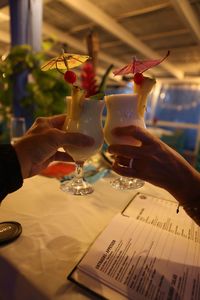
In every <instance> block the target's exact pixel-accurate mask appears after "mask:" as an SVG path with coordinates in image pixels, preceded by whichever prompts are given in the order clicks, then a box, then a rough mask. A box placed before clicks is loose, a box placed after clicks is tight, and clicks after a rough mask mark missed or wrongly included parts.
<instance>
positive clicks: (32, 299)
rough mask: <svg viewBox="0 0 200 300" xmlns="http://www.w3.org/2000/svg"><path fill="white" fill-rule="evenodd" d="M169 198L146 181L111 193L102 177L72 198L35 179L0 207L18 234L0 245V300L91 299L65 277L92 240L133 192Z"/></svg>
mask: <svg viewBox="0 0 200 300" xmlns="http://www.w3.org/2000/svg"><path fill="white" fill-rule="evenodd" d="M139 191H140V192H145V193H148V194H152V195H157V196H161V197H162V198H166V199H172V196H170V194H169V193H167V192H166V191H164V190H163V189H160V188H157V187H155V186H152V185H150V184H148V183H146V184H145V186H144V187H143V188H141V189H138V190H132V191H117V190H114V189H113V188H112V187H111V186H110V185H109V182H108V179H102V180H101V181H99V182H98V183H96V184H95V192H94V193H93V194H91V195H88V196H72V195H69V194H66V193H64V192H62V191H61V190H60V189H59V182H58V181H57V180H56V179H49V178H46V177H42V176H35V177H33V178H30V179H27V180H25V182H24V186H23V187H22V188H21V189H20V190H18V191H17V192H15V193H13V194H10V195H8V196H7V197H6V198H5V200H4V201H3V202H2V205H1V207H0V221H1V222H2V221H11V220H13V221H18V222H19V223H21V225H22V227H23V232H22V235H21V236H20V237H19V238H18V239H17V240H16V241H15V242H13V243H10V244H8V245H6V246H3V247H0V300H24V299H27V300H40V299H42V300H47V299H48V300H49V299H55V300H62V299H63V300H64V299H65V300H66V299H70V300H71V299H75V300H79V299H95V297H94V296H93V297H91V295H89V294H86V292H85V291H83V290H82V289H81V288H79V287H77V286H75V285H74V284H73V283H71V282H70V281H68V280H67V279H66V277H67V275H68V274H69V273H70V272H71V270H72V269H73V268H74V267H75V265H76V264H77V263H78V261H79V260H80V259H81V257H82V256H83V254H84V253H85V251H86V250H87V248H88V247H89V245H90V244H91V243H92V242H93V241H94V239H95V238H96V236H97V235H98V234H99V233H100V232H101V231H102V230H103V229H104V227H105V226H106V225H107V224H108V223H109V221H110V220H111V218H112V217H113V216H114V215H115V214H116V213H118V212H119V211H121V210H123V208H124V207H125V206H126V205H127V204H128V202H129V201H130V200H131V198H132V197H133V196H134V195H135V194H136V193H137V192H139Z"/></svg>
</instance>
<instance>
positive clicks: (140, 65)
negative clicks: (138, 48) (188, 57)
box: [113, 51, 170, 76]
mask: <svg viewBox="0 0 200 300" xmlns="http://www.w3.org/2000/svg"><path fill="white" fill-rule="evenodd" d="M169 53H170V52H169V51H168V52H167V54H166V55H165V57H164V58H162V59H154V60H153V59H152V60H139V59H136V58H135V57H134V58H133V61H132V62H131V63H130V64H128V65H126V66H124V67H123V68H120V69H117V70H115V71H114V72H113V74H114V75H115V76H116V75H128V74H135V73H143V72H144V71H147V70H148V69H150V68H153V67H155V66H157V65H159V64H160V63H161V62H162V61H163V60H165V59H166V58H167V57H168V56H169Z"/></svg>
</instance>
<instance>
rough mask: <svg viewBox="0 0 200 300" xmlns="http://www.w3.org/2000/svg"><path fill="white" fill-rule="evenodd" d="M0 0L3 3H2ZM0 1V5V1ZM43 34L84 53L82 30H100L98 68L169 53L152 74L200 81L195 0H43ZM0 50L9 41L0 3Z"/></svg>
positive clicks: (199, 7)
mask: <svg viewBox="0 0 200 300" xmlns="http://www.w3.org/2000/svg"><path fill="white" fill-rule="evenodd" d="M0 2H1V1H0ZM0 4H1V3H0ZM0 6H1V5H0ZM43 12H44V14H43V15H44V22H43V39H44V40H48V39H54V40H55V44H54V47H53V49H52V50H51V53H59V49H60V48H61V47H62V44H67V47H68V52H76V53H86V52H87V47H86V42H85V39H86V36H87V34H88V32H89V31H90V30H91V29H93V30H94V31H95V32H96V33H98V37H99V42H100V50H99V54H98V72H99V73H102V72H103V71H104V70H105V69H106V68H107V67H108V66H109V64H111V63H112V64H114V66H115V67H121V66H123V65H125V64H127V63H128V62H129V61H130V60H131V59H132V57H133V56H134V55H136V56H137V57H138V58H140V59H144V58H153V59H157V58H160V57H163V56H164V55H165V54H166V52H167V50H170V52H171V53H170V56H169V57H168V59H167V60H166V61H165V62H163V63H162V64H161V65H160V66H159V67H156V68H155V69H152V70H151V73H152V75H154V76H156V77H157V78H158V79H160V80H165V81H168V82H175V81H176V82H177V81H178V82H180V81H190V82H200V1H199V0H138V1H136V0H135V1H133V0H132V1H131V0H123V1H121V0H99V1H96V0H73V1H72V0H46V1H44V11H43ZM0 28H1V29H0V54H3V53H4V52H5V51H7V50H8V49H9V47H10V34H9V10H8V7H3V8H1V9H0Z"/></svg>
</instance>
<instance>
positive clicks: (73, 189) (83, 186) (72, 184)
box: [60, 178, 94, 196]
mask: <svg viewBox="0 0 200 300" xmlns="http://www.w3.org/2000/svg"><path fill="white" fill-rule="evenodd" d="M60 189H61V190H62V191H63V192H66V193H71V194H73V195H79V196H84V195H87V194H91V193H93V192H94V189H93V187H92V186H91V184H89V183H88V182H86V181H84V180H83V179H82V178H73V179H72V180H70V181H64V182H62V183H61V184H60Z"/></svg>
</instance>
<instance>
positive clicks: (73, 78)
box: [64, 70, 76, 84]
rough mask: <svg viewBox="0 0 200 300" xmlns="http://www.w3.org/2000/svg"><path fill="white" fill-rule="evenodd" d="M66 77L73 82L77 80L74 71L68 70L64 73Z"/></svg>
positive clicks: (69, 81)
mask: <svg viewBox="0 0 200 300" xmlns="http://www.w3.org/2000/svg"><path fill="white" fill-rule="evenodd" d="M64 79H65V81H67V82H68V83H71V84H73V83H74V82H76V74H75V73H74V72H73V71H69V70H67V71H66V72H65V74H64Z"/></svg>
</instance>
